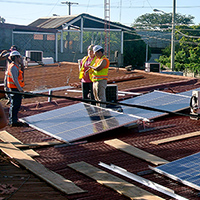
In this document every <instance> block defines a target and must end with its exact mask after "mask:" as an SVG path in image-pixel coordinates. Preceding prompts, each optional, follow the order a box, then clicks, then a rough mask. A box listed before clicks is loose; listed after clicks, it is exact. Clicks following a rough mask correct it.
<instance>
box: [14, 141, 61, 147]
mask: <svg viewBox="0 0 200 200" xmlns="http://www.w3.org/2000/svg"><path fill="white" fill-rule="evenodd" d="M59 144H63V142H61V141H52V142H37V143H29V144H16V143H14V145H15V146H16V147H18V148H26V147H27V148H28V147H41V146H53V145H59Z"/></svg>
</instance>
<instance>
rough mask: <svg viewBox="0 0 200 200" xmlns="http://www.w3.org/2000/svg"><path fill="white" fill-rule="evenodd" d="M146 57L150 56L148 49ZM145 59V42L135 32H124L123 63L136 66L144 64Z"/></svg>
mask: <svg viewBox="0 0 200 200" xmlns="http://www.w3.org/2000/svg"><path fill="white" fill-rule="evenodd" d="M148 52H149V55H148V57H150V51H148ZM145 59H146V44H145V42H144V41H143V40H142V39H141V37H140V36H139V35H137V34H135V33H125V34H124V65H125V66H126V65H132V66H133V68H138V67H141V66H143V65H144V62H145Z"/></svg>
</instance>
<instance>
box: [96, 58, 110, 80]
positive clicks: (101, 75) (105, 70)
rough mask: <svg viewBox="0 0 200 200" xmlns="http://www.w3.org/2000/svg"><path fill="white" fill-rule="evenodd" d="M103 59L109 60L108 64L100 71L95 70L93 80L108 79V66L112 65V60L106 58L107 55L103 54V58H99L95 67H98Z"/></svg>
mask: <svg viewBox="0 0 200 200" xmlns="http://www.w3.org/2000/svg"><path fill="white" fill-rule="evenodd" d="M102 60H106V61H107V65H106V66H105V67H104V68H103V69H102V70H100V71H96V70H94V71H93V74H92V82H96V81H100V80H104V79H105V80H107V79H108V68H109V65H110V62H109V60H108V58H106V56H105V55H104V56H102V57H101V58H97V59H96V62H95V64H94V65H93V66H94V67H97V66H98V65H99V64H100V63H101V62H102Z"/></svg>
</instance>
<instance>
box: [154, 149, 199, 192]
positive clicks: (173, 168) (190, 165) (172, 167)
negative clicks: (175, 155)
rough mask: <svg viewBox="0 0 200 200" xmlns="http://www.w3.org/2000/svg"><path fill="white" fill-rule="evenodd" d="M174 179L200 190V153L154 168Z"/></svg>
mask: <svg viewBox="0 0 200 200" xmlns="http://www.w3.org/2000/svg"><path fill="white" fill-rule="evenodd" d="M152 169H153V170H155V171H156V172H158V173H160V174H164V175H166V176H168V177H170V178H172V179H173V180H176V181H180V182H182V183H183V184H185V185H187V186H190V187H192V188H195V189H197V190H200V153H196V154H193V155H190V156H187V157H184V158H181V159H179V160H175V161H173V162H170V163H167V164H164V165H161V166H159V167H156V168H152Z"/></svg>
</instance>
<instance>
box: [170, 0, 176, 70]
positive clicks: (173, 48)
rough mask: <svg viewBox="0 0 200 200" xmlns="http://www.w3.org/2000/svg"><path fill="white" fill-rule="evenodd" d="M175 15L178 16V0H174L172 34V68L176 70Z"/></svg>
mask: <svg viewBox="0 0 200 200" xmlns="http://www.w3.org/2000/svg"><path fill="white" fill-rule="evenodd" d="M175 17H176V0H173V10H172V35H171V70H172V71H174V57H175V42H174V37H175Z"/></svg>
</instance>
